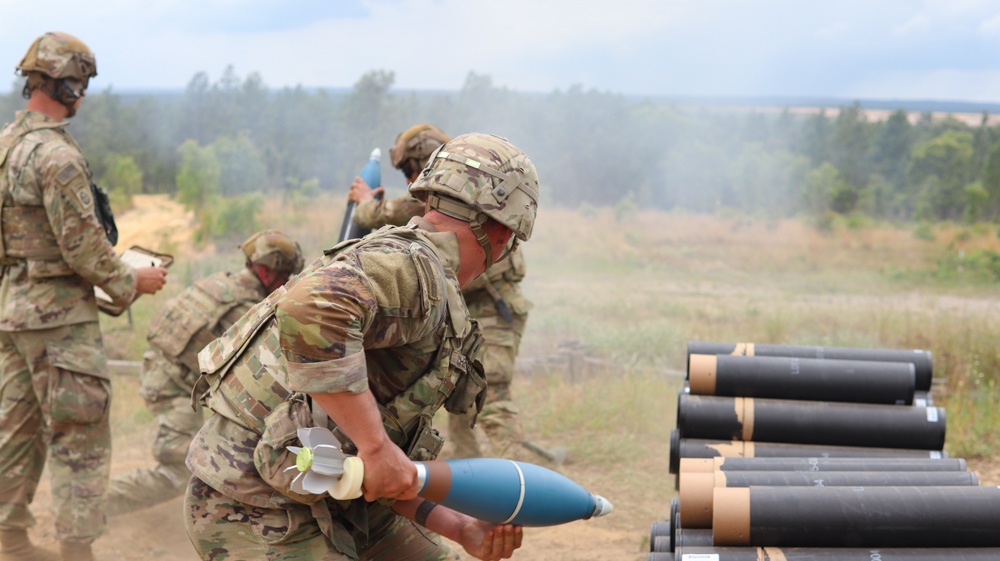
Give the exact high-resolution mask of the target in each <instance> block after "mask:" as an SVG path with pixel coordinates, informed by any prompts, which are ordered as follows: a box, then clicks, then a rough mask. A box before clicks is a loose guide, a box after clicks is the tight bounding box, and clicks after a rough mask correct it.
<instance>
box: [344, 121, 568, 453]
mask: <svg viewBox="0 0 1000 561" xmlns="http://www.w3.org/2000/svg"><path fill="white" fill-rule="evenodd" d="M448 140H449V137H448V135H446V134H445V133H444V132H443V131H441V129H439V128H437V127H435V126H434V125H429V124H420V125H414V126H412V127H410V128H409V129H407V130H405V131H403V132H402V133H400V134H399V135H398V136H397V137H396V142H395V143H394V144H393V146H392V148H391V149H390V150H389V155H390V156H391V157H392V165H393V167H395V168H396V169H398V170H400V171H402V172H403V175H404V176H405V177H406V182H407V183H412V182H413V181H415V180H416V179H417V177H418V175H419V174H420V170H421V169H422V168H423V167H424V165H425V164H426V163H427V158H429V157H430V155H431V153H433V152H434V150H436V149H437V148H438V147H439V146H441V145H442V144H444V143H445V142H448ZM381 191H382V187H379V188H377V189H375V190H372V189H371V188H369V186H368V185H367V184H365V181H364V180H363V179H361V178H360V177H357V178H355V179H354V183H353V184H351V192H350V194H349V195H348V200H352V201H355V202H357V203H358V206H357V208H356V209H355V211H354V221H355V222H356V223H357V224H358V225H360V226H363V227H365V228H370V229H373V230H374V229H377V228H381V227H382V226H385V225H387V224H391V225H394V226H400V225H403V224H406V222H407V221H408V220H410V219H411V218H413V217H414V216H423V214H424V203H423V202H421V201H419V200H417V199H415V198H413V197H412V196H411V195H409V194H406V195H402V196H399V197H394V198H392V199H389V200H382V199H379V198H377V197H376V196H375V195H376V194H378V193H380V192H381ZM524 273H525V263H524V254H523V253H522V252H520V251H516V252H514V253H511V254H510V256H509V257H507V258H506V259H504V260H503V261H501V262H499V263H497V264H496V265H494V266H493V267H491V268H490V270H489V271H488V272H487V273H486V274H485V275H483V276H481V277H479V278H477V279H476V280H475V281H474V282H473V283H471V284H470V285H469V286H466V287H464V288H463V289H462V295H463V296H464V297H465V303H466V305H467V306H468V308H469V313H470V314H472V317H473V318H475V319H476V320H478V321H479V325H480V327H482V329H483V337H484V343H483V345H484V356H483V368H484V369H485V371H486V381H487V382H488V384H489V392H488V398H487V401H486V405H485V406H484V407H483V411H482V412H481V413H480V414H479V417H478V419H479V421H478V422H479V426H481V427H482V428H483V430H484V432H485V433H486V436H487V437H488V438H489V442H490V448H491V450H490V454H491V455H493V456H501V457H502V456H513V455H516V454H515V452H516V451H517V450H519V449H520V447H519V445H520V444H522V443H524V432H523V431H522V429H521V422H520V420H519V419H518V416H517V407H516V406H515V405H514V400H513V397H512V395H511V391H510V384H511V381H512V380H513V379H514V362H515V360H516V359H517V349H518V347H519V346H520V344H521V335H522V334H524V327H525V324H526V323H527V321H528V310H529V309H530V308H531V303H530V302H529V301H528V299H527V298H525V297H524V294H523V293H522V292H521V279H523V278H524ZM472 424H473V418H472V417H469V416H464V415H449V417H448V439H449V441H451V443H452V444H453V445H454V447H455V448H454V451H453V454H454V456H455V457H457V458H475V457H480V456H482V455H483V453H482V450H481V449H480V447H479V442H478V441H477V440H476V435H475V433H474V432H473V430H472ZM532 448H533V449H535V450H538V449H537V447H532ZM540 451H541V452H542V453H545V451H544V450H540ZM546 457H547V458H548V459H552V455H551V454H548V455H546Z"/></svg>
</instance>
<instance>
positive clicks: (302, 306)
mask: <svg viewBox="0 0 1000 561" xmlns="http://www.w3.org/2000/svg"><path fill="white" fill-rule="evenodd" d="M374 316H375V297H374V295H373V294H372V292H371V290H370V289H369V287H368V286H367V284H366V283H365V282H364V273H362V272H361V271H359V270H357V269H356V268H354V267H351V266H349V265H347V264H345V263H341V262H337V263H334V264H332V265H328V266H326V267H322V268H319V269H316V270H315V271H313V272H312V273H310V274H309V275H308V276H306V277H303V278H302V279H300V280H299V282H297V283H295V284H294V285H293V286H292V287H291V288H290V289H289V290H288V292H286V293H285V294H284V296H282V297H281V298H280V299H279V300H278V302H277V305H276V306H275V318H276V319H277V322H278V331H279V337H280V345H281V351H282V354H283V355H284V357H285V360H286V363H287V368H286V370H287V379H286V382H285V383H286V385H287V387H288V389H289V390H292V391H299V392H305V393H338V392H345V391H346V392H351V393H362V392H364V391H365V390H366V389H368V369H367V367H366V365H365V353H364V333H365V331H366V330H367V329H368V328H369V326H370V325H371V324H372V320H373V319H374Z"/></svg>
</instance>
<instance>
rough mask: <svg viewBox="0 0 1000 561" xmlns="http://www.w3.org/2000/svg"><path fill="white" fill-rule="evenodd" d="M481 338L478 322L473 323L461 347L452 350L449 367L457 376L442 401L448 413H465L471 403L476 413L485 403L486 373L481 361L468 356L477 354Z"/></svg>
mask: <svg viewBox="0 0 1000 561" xmlns="http://www.w3.org/2000/svg"><path fill="white" fill-rule="evenodd" d="M482 339H483V336H482V333H481V332H480V331H479V326H478V323H475V326H474V328H473V330H472V332H471V334H470V336H468V337H466V338H465V340H464V341H463V344H462V348H461V349H455V350H453V351H452V354H451V357H450V359H449V367H450V368H451V369H452V370H454V371H457V374H458V376H457V380H456V382H455V389H454V390H453V391H452V392H451V395H449V396H448V399H447V400H445V402H444V408H445V409H447V410H448V412H450V413H454V414H456V415H465V414H466V413H468V412H469V408H470V407H472V406H473V405H475V407H476V415H478V414H479V412H480V411H482V410H483V404H485V403H486V390H487V388H486V375H485V374H484V372H483V365H482V363H481V362H480V361H479V360H476V359H470V358H469V357H475V356H477V354H478V352H479V348H480V346H481V344H482ZM474 425H475V419H473V426H474Z"/></svg>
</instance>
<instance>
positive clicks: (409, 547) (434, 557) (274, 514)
mask: <svg viewBox="0 0 1000 561" xmlns="http://www.w3.org/2000/svg"><path fill="white" fill-rule="evenodd" d="M368 512H369V514H368V520H369V539H368V540H367V543H358V540H357V539H356V540H355V547H356V548H357V551H358V553H359V559H360V560H361V561H445V560H452V561H460V560H461V558H460V557H459V556H458V555H456V554H455V553H454V552H453V551H452V550H451V548H449V547H448V546H447V545H445V544H444V543H442V541H441V538H440V536H438V535H437V534H435V533H433V532H431V531H429V530H426V529H424V528H422V527H420V526H417V525H416V524H414V523H413V522H411V521H409V520H407V519H405V518H403V517H401V516H398V515H396V514H395V513H393V512H392V511H391V510H390V509H389V508H388V507H385V506H382V505H379V504H378V503H372V504H370V505H369V508H368ZM184 521H185V524H186V526H187V533H188V537H189V538H191V543H192V544H194V547H195V549H196V550H197V551H198V555H200V556H201V558H202V559H204V560H206V561H244V560H245V561H250V560H267V561H349V560H351V559H352V558H351V557H350V556H348V555H346V554H344V553H341V552H340V551H337V549H336V548H334V546H333V543H332V542H331V541H330V540H329V539H328V538H327V537H326V536H325V535H323V533H322V532H321V531H320V527H319V525H318V524H317V522H316V519H315V518H313V515H312V512H311V509H310V507H308V506H306V505H301V507H300V508H292V509H288V510H284V509H279V508H261V507H256V506H251V505H248V504H245V503H242V502H240V501H237V500H236V499H232V498H230V497H227V496H225V495H223V494H222V493H219V492H218V491H216V490H215V489H213V488H212V487H211V486H209V485H208V484H206V483H205V482H203V481H202V480H200V479H198V478H197V477H194V476H192V477H191V481H190V483H189V484H188V491H187V496H186V498H185V502H184Z"/></svg>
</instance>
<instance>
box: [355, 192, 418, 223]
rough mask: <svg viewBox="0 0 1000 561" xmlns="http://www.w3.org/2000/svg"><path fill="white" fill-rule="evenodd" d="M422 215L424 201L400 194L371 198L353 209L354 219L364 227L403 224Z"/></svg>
mask: <svg viewBox="0 0 1000 561" xmlns="http://www.w3.org/2000/svg"><path fill="white" fill-rule="evenodd" d="M423 215H424V203H422V202H420V201H418V200H417V199H414V198H413V197H411V196H410V195H401V196H399V197H393V198H391V199H383V200H375V199H371V200H368V201H365V202H363V203H361V204H359V205H358V207H357V208H356V209H355V210H354V221H355V222H356V223H357V224H358V225H359V226H363V227H365V228H371V229H373V230H374V229H376V228H381V227H382V226H385V225H389V224H391V225H392V226H405V225H406V223H407V222H409V221H410V219H411V218H413V217H414V216H423Z"/></svg>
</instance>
